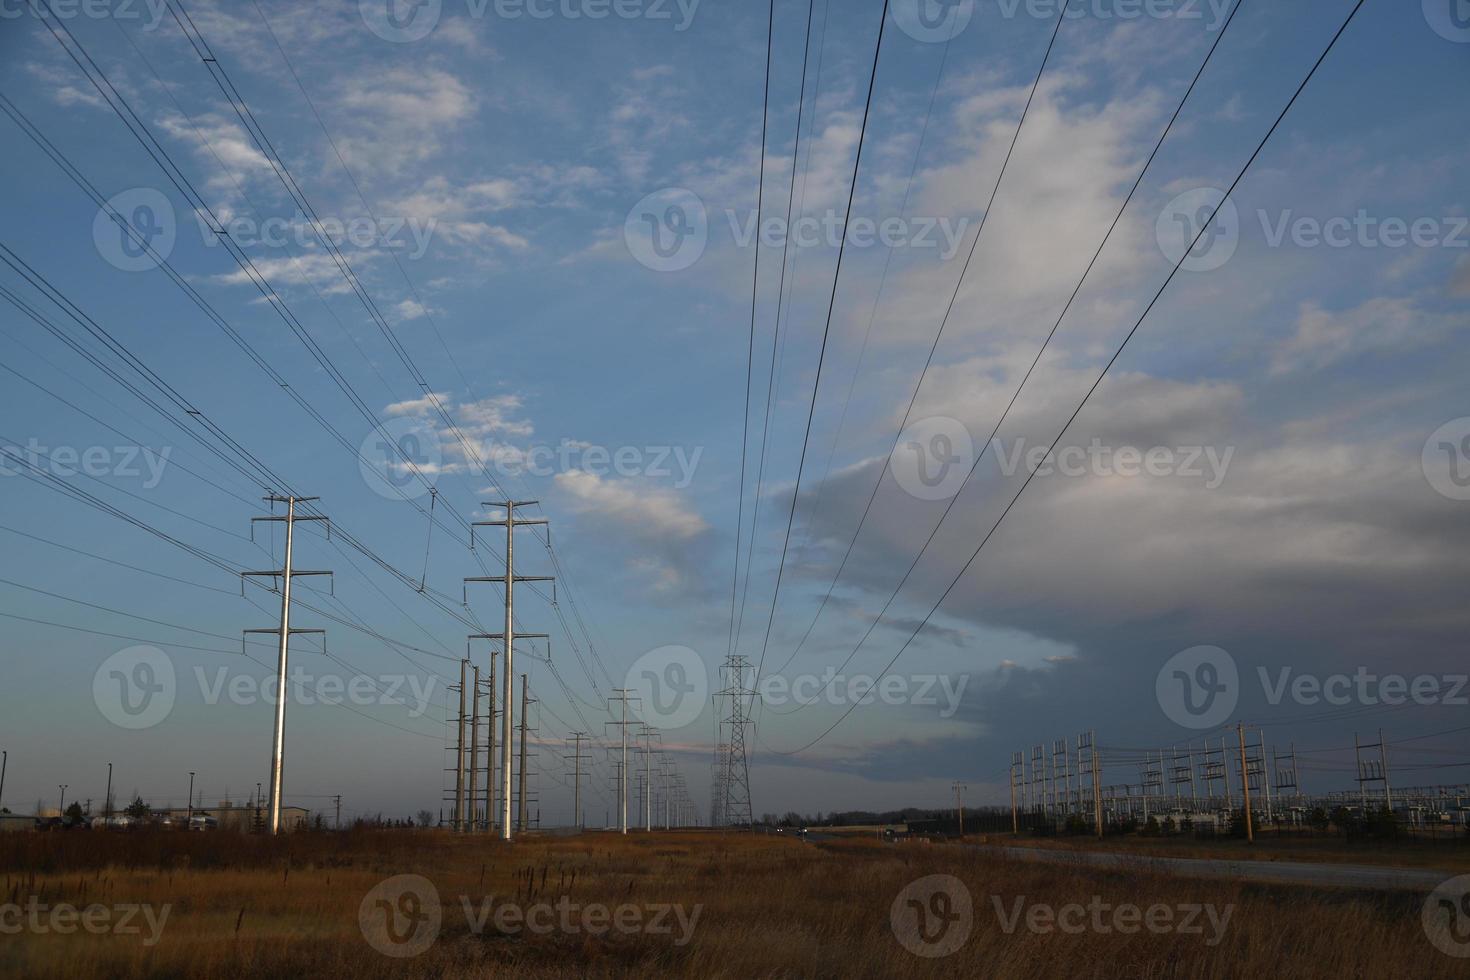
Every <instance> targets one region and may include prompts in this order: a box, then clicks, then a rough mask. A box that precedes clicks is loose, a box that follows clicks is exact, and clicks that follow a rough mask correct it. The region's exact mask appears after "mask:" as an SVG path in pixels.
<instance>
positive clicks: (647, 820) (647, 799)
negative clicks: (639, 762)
mask: <svg viewBox="0 0 1470 980" xmlns="http://www.w3.org/2000/svg"><path fill="white" fill-rule="evenodd" d="M657 735H658V729H656V728H650V727H649V726H648V725H644V726H643V727H642V728H640V729H639V730H638V737H639V738H640V739H642V740H643V829H644V831H645V832H650V833H651V832H652V831H653V781H652V776H653V771H652V769H651V767H650V766H649V747H650V746H651V744H652V741H653V739H654V738H655V737H657Z"/></svg>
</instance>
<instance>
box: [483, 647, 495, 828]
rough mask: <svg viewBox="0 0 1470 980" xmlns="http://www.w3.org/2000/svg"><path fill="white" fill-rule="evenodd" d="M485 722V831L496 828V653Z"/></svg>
mask: <svg viewBox="0 0 1470 980" xmlns="http://www.w3.org/2000/svg"><path fill="white" fill-rule="evenodd" d="M485 720H486V722H488V729H489V730H488V732H487V738H486V741H487V743H488V744H487V745H486V747H485V829H486V830H487V831H489V830H492V829H494V827H495V816H494V812H493V811H494V810H495V651H494V650H491V651H490V684H489V687H488V688H487V689H486V691H485Z"/></svg>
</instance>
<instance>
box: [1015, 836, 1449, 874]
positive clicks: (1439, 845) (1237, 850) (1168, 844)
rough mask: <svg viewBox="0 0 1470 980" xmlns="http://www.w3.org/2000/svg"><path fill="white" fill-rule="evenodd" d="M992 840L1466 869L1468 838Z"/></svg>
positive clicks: (1134, 851) (1125, 850)
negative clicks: (1246, 840) (1251, 840)
mask: <svg viewBox="0 0 1470 980" xmlns="http://www.w3.org/2000/svg"><path fill="white" fill-rule="evenodd" d="M991 840H993V841H994V842H996V843H1002V844H1007V845H1016V846H1019V847H1046V848H1055V849H1060V850H1099V849H1102V850H1108V851H1119V852H1122V853H1126V854H1145V855H1149V856H1151V857H1178V858H1219V859H1221V860H1226V861H1312V862H1320V863H1330V864H1369V865H1387V866H1391V867H1396V868H1428V869H1432V870H1436V871H1444V872H1446V873H1447V874H1450V873H1453V874H1464V873H1466V872H1470V839H1467V838H1466V837H1464V836H1462V835H1456V836H1452V835H1449V834H1445V835H1441V836H1439V837H1428V836H1425V837H1420V838H1415V839H1413V840H1398V841H1372V840H1364V841H1350V840H1346V839H1343V838H1341V837H1328V836H1317V835H1306V834H1302V835H1290V834H1289V835H1285V836H1277V835H1275V834H1274V833H1272V832H1269V831H1268V832H1266V833H1262V834H1259V835H1257V837H1256V840H1255V842H1254V843H1251V844H1248V843H1246V842H1245V841H1244V840H1240V839H1235V838H1230V837H1225V836H1220V837H1216V838H1213V839H1206V840H1200V839H1196V838H1194V837H1189V836H1183V835H1181V836H1177V837H1153V838H1150V837H1141V836H1139V835H1137V834H1130V835H1128V836H1123V837H1108V838H1106V839H1104V840H1102V841H1097V840H1094V839H1092V838H1091V837H1080V838H1073V837H1027V836H1026V835H1024V834H1022V835H1020V836H1016V837H1012V836H1010V835H1004V836H996V835H992V837H991Z"/></svg>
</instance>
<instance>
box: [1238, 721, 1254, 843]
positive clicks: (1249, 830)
mask: <svg viewBox="0 0 1470 980" xmlns="http://www.w3.org/2000/svg"><path fill="white" fill-rule="evenodd" d="M1235 734H1236V736H1237V737H1238V738H1239V739H1240V787H1241V793H1242V794H1244V796H1245V840H1246V843H1248V844H1254V843H1255V842H1256V832H1255V828H1254V827H1253V826H1252V825H1251V780H1250V776H1249V775H1247V773H1246V771H1245V725H1244V724H1242V723H1241V722H1236V723H1235Z"/></svg>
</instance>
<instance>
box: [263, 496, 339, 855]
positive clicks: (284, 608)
mask: <svg viewBox="0 0 1470 980" xmlns="http://www.w3.org/2000/svg"><path fill="white" fill-rule="evenodd" d="M265 499H266V501H267V502H268V503H269V504H270V505H271V507H272V509H274V508H275V505H276V504H285V505H286V513H284V514H272V515H271V516H269V517H252V518H251V519H250V530H251V535H250V536H251V539H252V540H254V537H255V522H256V521H271V522H280V523H283V524H285V525H286V554H285V559H284V561H283V563H282V565H281V567H280V568H279V569H273V570H270V571H264V572H241V573H240V577H241V578H242V579H244V578H249V577H252V576H269V577H270V578H271V579H273V580H274V579H280V580H281V625H279V626H276V627H273V628H267V629H251V630H246V631H245V632H246V633H274V634H276V635H277V636H279V637H280V643H279V647H278V650H277V656H276V706H275V707H276V711H275V737H274V738H273V739H272V741H271V796H270V808H269V809H268V810H267V811H266V814H267V827H268V829H269V830H270V832H271V833H272V834H278V833H280V832H281V770H282V769H283V768H284V767H285V754H286V695H287V690H286V684H287V681H286V676H287V663H286V661H287V653H288V651H289V647H290V645H291V637H292V636H293V635H295V634H298V633H321V634H322V635H323V637H325V635H326V630H320V629H296V628H294V627H292V626H291V580H292V579H294V578H296V577H297V576H298V575H331V574H332V573H331V572H325V571H301V570H299V569H295V568H292V566H291V557H292V546H293V544H294V539H295V533H294V532H295V530H296V522H297V521H326V520H327V518H325V517H323V516H321V515H302V516H297V514H296V505H297V504H304V503H310V502H311V501H313V500H316V499H318V498H316V497H278V496H276V495H274V494H272V495H270V496H268V497H266V498H265ZM331 533H332V525H331V523H330V522H328V523H327V534H328V535H329V536H330V535H331ZM244 587H245V586H244V584H243V583H242V584H241V586H240V588H241V589H244ZM323 642H325V640H323Z"/></svg>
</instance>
